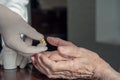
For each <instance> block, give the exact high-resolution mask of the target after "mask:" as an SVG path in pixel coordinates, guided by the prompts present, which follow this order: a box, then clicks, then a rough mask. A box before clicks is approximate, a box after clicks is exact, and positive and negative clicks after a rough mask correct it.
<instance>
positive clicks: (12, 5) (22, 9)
mask: <svg viewBox="0 0 120 80" xmlns="http://www.w3.org/2000/svg"><path fill="white" fill-rule="evenodd" d="M0 3H1V4H3V5H5V6H7V7H8V8H9V9H11V10H12V11H14V12H16V13H17V14H19V15H20V16H21V17H22V18H23V19H24V20H25V21H27V22H28V10H27V5H28V3H29V0H0Z"/></svg>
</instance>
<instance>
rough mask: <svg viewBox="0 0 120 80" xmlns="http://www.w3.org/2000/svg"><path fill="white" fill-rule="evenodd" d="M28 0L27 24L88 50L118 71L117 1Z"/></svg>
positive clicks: (119, 22)
mask: <svg viewBox="0 0 120 80" xmlns="http://www.w3.org/2000/svg"><path fill="white" fill-rule="evenodd" d="M30 1H31V4H30V9H31V10H30V11H29V12H30V13H29V16H30V17H29V18H30V24H31V25H32V26H33V27H34V28H35V29H36V30H37V31H38V32H40V33H42V34H44V35H45V36H46V37H47V36H55V37H59V38H62V39H64V40H69V41H71V42H73V43H74V44H76V45H77V46H79V47H84V48H87V49H90V50H92V51H94V52H96V53H98V54H99V55H100V56H101V57H102V58H103V59H104V60H106V61H107V62H108V63H110V65H111V66H112V67H113V68H114V69H116V70H117V71H119V70H120V62H119V61H120V14H119V13H120V5H119V4H120V0H30ZM34 43H36V42H34ZM48 47H49V50H54V49H56V48H55V47H52V46H51V45H49V44H48Z"/></svg>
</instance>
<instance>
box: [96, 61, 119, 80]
mask: <svg viewBox="0 0 120 80" xmlns="http://www.w3.org/2000/svg"><path fill="white" fill-rule="evenodd" d="M95 74H97V75H96V76H95V77H96V78H97V79H100V80H120V73H118V72H117V71H115V70H114V69H113V68H112V67H111V66H110V65H109V64H107V63H106V62H105V66H101V67H99V70H97V71H96V73H95Z"/></svg>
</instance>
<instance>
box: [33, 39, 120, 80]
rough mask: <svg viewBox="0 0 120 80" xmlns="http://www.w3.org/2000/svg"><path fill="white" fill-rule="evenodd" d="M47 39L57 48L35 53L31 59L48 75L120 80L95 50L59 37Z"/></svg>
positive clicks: (67, 77)
mask: <svg viewBox="0 0 120 80" xmlns="http://www.w3.org/2000/svg"><path fill="white" fill-rule="evenodd" d="M47 40H48V42H49V43H50V44H52V45H54V46H57V47H58V50H57V51H51V52H43V53H42V54H37V55H35V56H33V57H32V60H33V64H34V66H35V67H36V68H37V69H38V70H39V71H41V72H42V73H44V74H45V75H47V76H48V77H50V78H65V79H76V78H83V79H86V78H91V79H101V80H120V77H119V76H120V74H119V73H118V72H116V71H115V70H114V69H113V68H112V67H111V66H110V65H109V64H108V63H106V62H105V61H104V60H103V59H101V58H100V57H99V56H98V55H97V54H96V53H95V52H92V51H90V50H87V49H85V48H79V47H76V46H75V45H74V44H72V43H71V42H67V41H64V40H61V39H59V38H53V37H49V38H48V39H47ZM61 56H62V57H61Z"/></svg>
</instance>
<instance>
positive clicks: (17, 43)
mask: <svg viewBox="0 0 120 80" xmlns="http://www.w3.org/2000/svg"><path fill="white" fill-rule="evenodd" d="M0 10H1V13H0V28H1V29H0V30H1V34H2V36H3V40H4V42H5V45H6V46H7V47H9V48H11V49H13V50H17V51H20V52H22V53H25V54H28V56H31V55H33V54H35V53H38V52H41V51H45V50H47V47H46V46H42V47H41V46H38V47H36V46H29V45H27V44H26V43H25V42H24V41H23V40H22V39H21V37H20V35H21V34H24V35H25V36H26V37H29V38H32V39H35V40H40V39H42V38H44V36H43V35H42V34H40V33H38V32H37V31H36V30H35V29H34V28H32V27H31V26H30V25H28V24H27V23H26V22H25V21H24V20H23V19H22V18H21V16H19V15H18V14H16V13H14V12H12V11H11V10H9V9H8V8H6V7H4V6H3V5H0ZM29 53H31V54H29Z"/></svg>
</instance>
